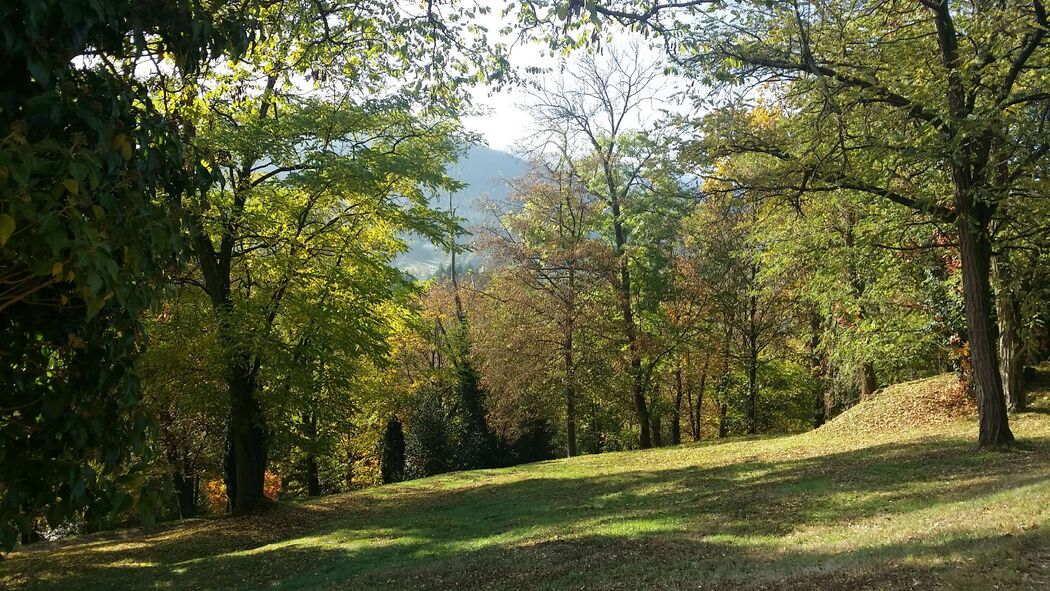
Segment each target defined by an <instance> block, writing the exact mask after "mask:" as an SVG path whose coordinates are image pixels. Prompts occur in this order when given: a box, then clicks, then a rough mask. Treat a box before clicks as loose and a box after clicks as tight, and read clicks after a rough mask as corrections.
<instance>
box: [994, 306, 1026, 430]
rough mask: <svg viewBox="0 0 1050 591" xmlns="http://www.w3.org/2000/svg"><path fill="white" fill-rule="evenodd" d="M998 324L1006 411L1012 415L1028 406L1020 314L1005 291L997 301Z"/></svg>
mask: <svg viewBox="0 0 1050 591" xmlns="http://www.w3.org/2000/svg"><path fill="white" fill-rule="evenodd" d="M996 302H997V304H998V306H997V313H998V314H997V316H998V320H999V373H1000V374H1001V376H1002V381H1003V394H1004V395H1005V397H1006V408H1007V410H1009V411H1010V412H1017V411H1022V410H1024V409H1025V407H1026V406H1027V400H1026V395H1025V391H1024V353H1023V351H1022V343H1021V334H1020V333H1021V331H1020V327H1019V326H1018V323H1019V321H1020V316H1021V314H1020V310H1019V309H1018V308H1019V306H1018V303H1017V298H1016V296H1015V295H1014V294H1012V293H1010V291H1009V290H1007V289H1005V288H1004V287H1000V289H999V294H998V298H996Z"/></svg>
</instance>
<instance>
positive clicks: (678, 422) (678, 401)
mask: <svg viewBox="0 0 1050 591" xmlns="http://www.w3.org/2000/svg"><path fill="white" fill-rule="evenodd" d="M674 375H675V395H674V413H672V414H671V445H678V444H679V443H681V442H682V395H683V394H684V392H683V391H682V368H681V366H678V367H676V368H675V371H674Z"/></svg>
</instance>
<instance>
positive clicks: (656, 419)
mask: <svg viewBox="0 0 1050 591" xmlns="http://www.w3.org/2000/svg"><path fill="white" fill-rule="evenodd" d="M661 426H662V425H661V424H660V415H658V414H657V415H653V446H654V447H662V446H663V444H664V441H663V434H662V433H663V429H661Z"/></svg>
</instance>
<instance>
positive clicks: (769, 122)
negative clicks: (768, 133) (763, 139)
mask: <svg viewBox="0 0 1050 591" xmlns="http://www.w3.org/2000/svg"><path fill="white" fill-rule="evenodd" d="M779 118H780V111H779V110H777V109H771V108H769V107H767V106H766V105H761V104H760V105H758V106H756V107H755V108H754V109H752V110H751V126H752V127H755V128H758V129H768V128H771V127H773V126H774V125H775V124H776V122H777V119H779Z"/></svg>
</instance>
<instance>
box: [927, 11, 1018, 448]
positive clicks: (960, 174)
mask: <svg viewBox="0 0 1050 591" xmlns="http://www.w3.org/2000/svg"><path fill="white" fill-rule="evenodd" d="M927 6H928V8H929V9H930V10H931V11H933V14H934V19H933V20H934V25H935V27H936V29H937V45H938V47H939V49H940V53H941V65H942V66H943V67H944V72H945V83H946V84H945V92H946V94H945V98H946V102H947V106H948V113H949V115H950V117H951V125H950V127H949V129H948V133H949V134H950V135H951V137H950V139H951V141H952V142H953V144H954V145H955V148H954V150H953V153H952V155H951V162H950V166H951V177H952V202H953V205H954V206H955V208H954V214H955V225H956V229H957V231H958V234H959V255H960V259H961V261H962V278H963V282H962V283H963V301H964V303H965V306H966V323H967V333H968V338H969V341H970V343H969V344H970V364H971V366H972V368H973V373H974V378H975V379H976V381H977V413H978V416H979V422H980V427H979V432H978V445H979V446H980V447H999V446H1003V445H1010V444H1012V443H1013V441H1014V435H1013V433H1012V432H1010V422H1009V419H1008V415H1007V412H1006V402H1005V400H1004V399H1003V382H1002V378H1001V376H1000V375H999V362H998V359H997V351H996V341H997V335H996V326H995V316H994V314H995V310H994V309H993V305H992V286H991V263H992V240H991V232H990V231H989V225H990V223H991V220H992V217H993V216H994V214H995V200H994V198H995V196H996V195H995V194H992V193H991V192H990V186H989V182H988V177H987V172H988V170H987V168H988V165H989V155H990V150H991V146H992V143H993V141H994V138H993V135H994V134H993V132H992V131H991V130H988V129H986V130H985V131H984V132H983V133H980V134H975V133H972V132H970V133H967V131H966V129H967V121H968V118H969V117H970V116H971V115H972V113H973V109H972V107H971V106H970V103H969V101H968V98H967V92H966V87H965V84H964V81H963V75H962V73H961V70H962V69H963V67H964V59H963V57H962V54H961V53H960V51H959V37H958V33H957V31H956V29H955V22H954V20H953V17H952V13H951V10H950V6H949V4H948V3H947V2H941V3H938V4H930V5H927ZM982 188H983V189H984V191H985V192H986V193H988V194H985V195H982V194H981V189H982Z"/></svg>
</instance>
